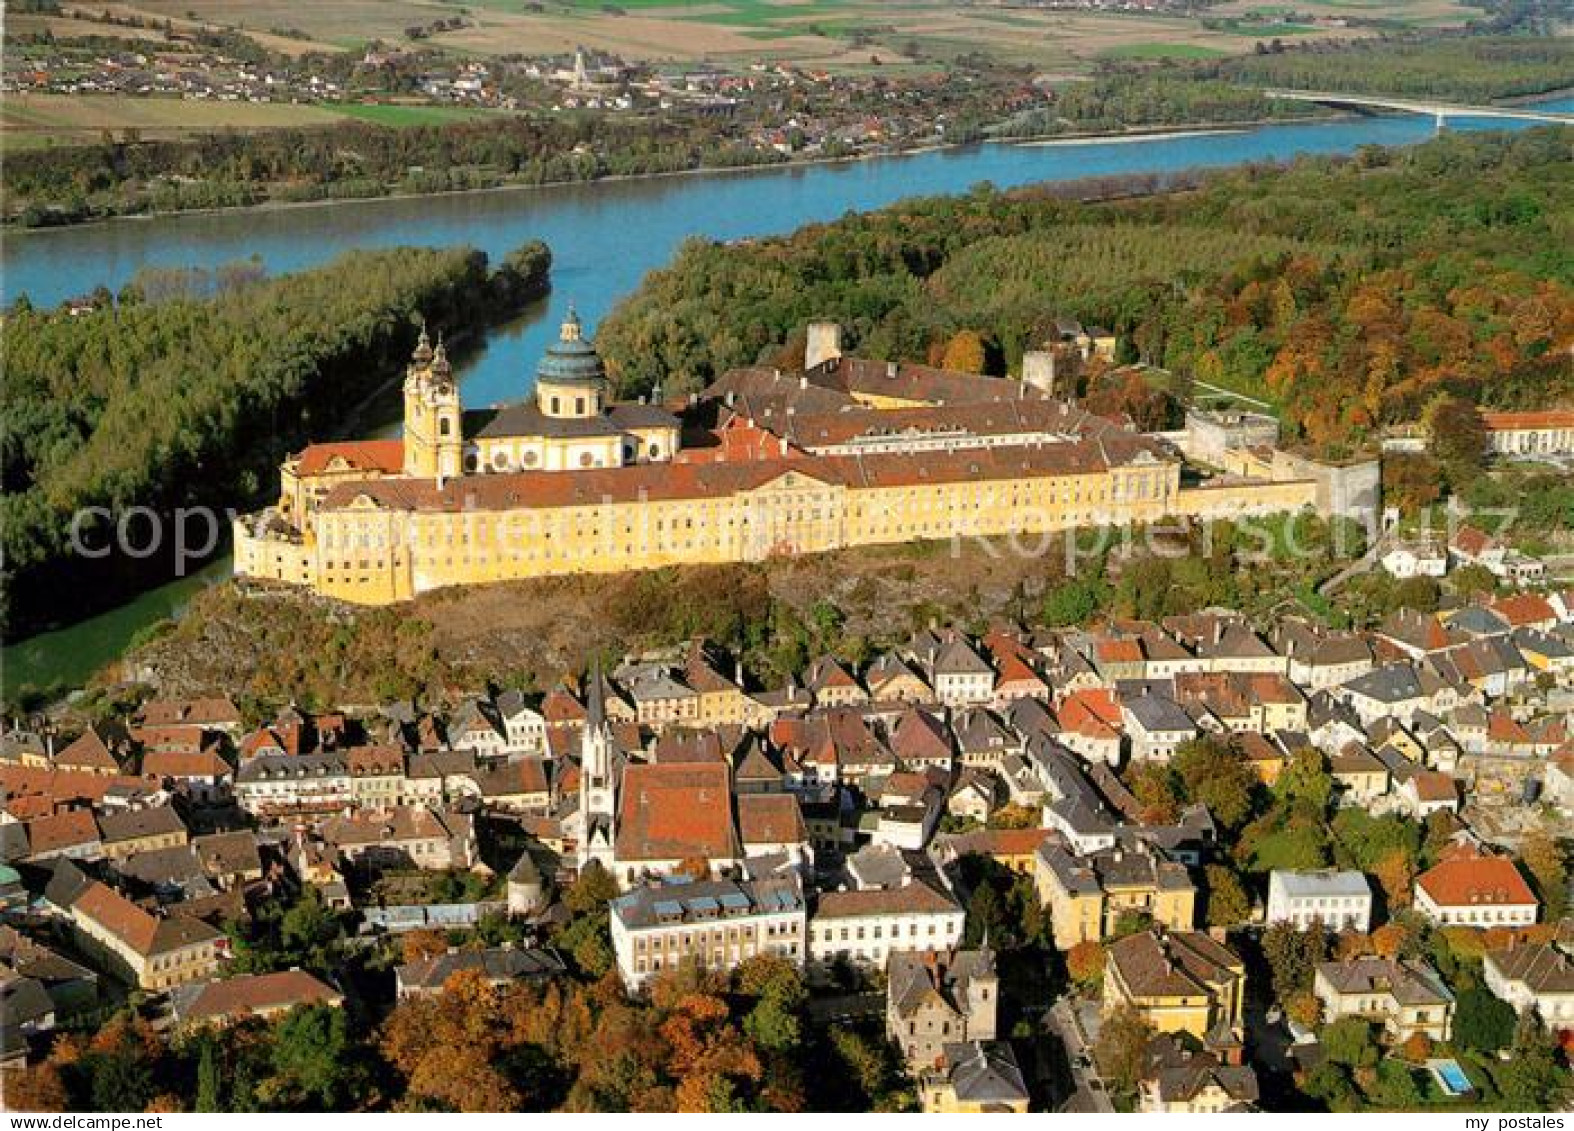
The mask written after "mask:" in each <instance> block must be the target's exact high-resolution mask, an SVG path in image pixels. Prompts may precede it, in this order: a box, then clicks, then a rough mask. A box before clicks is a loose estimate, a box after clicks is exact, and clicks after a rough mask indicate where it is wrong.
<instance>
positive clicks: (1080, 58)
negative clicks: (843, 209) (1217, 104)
mask: <svg viewBox="0 0 1574 1131" xmlns="http://www.w3.org/2000/svg"><path fill="white" fill-rule="evenodd" d="M1347 5H1348V7H1346V6H1347ZM115 7H118V8H120V9H123V10H127V11H136V12H139V13H142V14H144V15H151V16H155V17H157V18H160V19H162V18H166V17H169V18H173V19H175V20H177V21H179V20H180V19H183V18H194V19H198V20H202V21H206V22H209V23H211V24H215V25H223V26H227V27H232V28H240V29H243V30H245V31H247V32H248V33H249V34H254V35H257V36H258V37H259V38H261V37H262V36H263V35H270V34H271V33H274V32H277V31H278V30H279V29H289V30H290V32H291V35H292V36H299V37H301V38H296V39H290V40H287V42H292V43H294V44H295V46H296V49H297V50H298V49H300V47H301V46H302V45H303V44H304V43H306V42H311V43H318V44H329V45H333V46H336V47H339V48H343V49H356V48H359V47H361V46H363V45H364V44H366V43H367V42H369V41H372V40H382V41H384V42H389V43H398V42H401V41H403V40H404V32H405V29H406V28H408V27H412V26H419V25H425V24H430V23H432V22H433V21H436V20H439V19H444V18H449V17H452V16H454V15H458V14H461V13H462V14H463V15H464V16H465V19H466V26H464V27H462V28H459V29H457V30H452V31H444V32H441V33H439V34H437V35H434V36H432V37H431V38H430V39H428V40H425V41H424V42H426V43H427V44H428V45H431V46H439V47H443V48H446V49H449V50H452V51H456V52H461V53H473V54H476V55H481V56H485V55H502V54H512V53H518V54H526V55H531V54H545V53H558V52H566V51H571V50H573V49H574V48H575V47H576V46H585V47H589V48H594V49H599V50H604V51H610V52H614V53H616V54H618V55H621V56H623V57H624V58H626V59H629V60H644V61H652V62H694V61H702V60H703V61H708V62H712V63H717V64H721V65H741V64H745V63H749V62H755V61H779V62H789V63H795V64H798V65H802V66H809V67H823V68H826V69H831V70H844V69H862V68H865V67H869V66H875V65H879V66H903V65H911V64H912V63H914V62H915V61H921V62H922V63H924V64H925V65H928V66H933V65H935V64H937V63H943V62H945V61H947V60H949V59H951V58H953V57H955V56H957V55H960V54H967V53H981V54H984V55H990V56H993V57H995V58H996V59H998V60H999V61H1000V62H1002V63H1013V64H1023V65H1028V66H1034V67H1038V68H1040V69H1043V70H1057V71H1072V72H1075V71H1078V70H1086V69H1088V68H1089V67H1090V66H1092V64H1093V63H1094V62H1096V61H1097V60H1099V59H1102V58H1111V57H1118V58H1137V59H1143V58H1147V59H1162V58H1207V57H1211V56H1213V55H1227V54H1235V53H1239V52H1245V51H1250V50H1252V48H1253V46H1254V45H1255V44H1256V43H1257V42H1258V41H1260V40H1261V39H1263V38H1266V37H1271V36H1273V35H1284V36H1286V37H1289V36H1293V37H1294V38H1296V39H1298V40H1308V39H1324V38H1339V37H1344V38H1348V37H1350V36H1353V35H1360V34H1365V33H1364V31H1363V30H1362V29H1352V28H1345V27H1339V26H1334V25H1332V24H1330V23H1328V22H1322V23H1317V24H1313V23H1311V22H1308V21H1309V16H1310V15H1313V14H1320V15H1324V16H1328V15H1335V14H1343V15H1345V16H1363V17H1365V16H1376V17H1381V18H1388V17H1389V16H1391V15H1393V13H1396V12H1406V11H1410V12H1414V13H1415V18H1416V20H1417V21H1418V23H1424V24H1427V25H1434V24H1437V23H1441V22H1446V21H1448V20H1451V19H1452V20H1454V21H1455V22H1458V19H1459V18H1460V13H1462V12H1463V11H1464V9H1462V8H1460V7H1458V6H1457V5H1456V4H1455V2H1454V0H1309V3H1307V4H1306V5H1296V6H1295V8H1294V13H1295V15H1294V17H1293V18H1292V17H1291V16H1289V15H1286V16H1283V17H1281V16H1277V15H1272V14H1271V13H1270V14H1264V13H1265V11H1266V10H1265V9H1264V7H1263V5H1262V4H1261V2H1260V0H1258V2H1257V3H1255V4H1254V3H1252V2H1251V0H1229V2H1227V3H1226V4H1225V5H1223V6H1222V7H1212V8H1209V9H1206V12H1207V15H1208V17H1209V19H1210V20H1213V19H1217V20H1220V21H1221V23H1220V25H1219V26H1218V27H1205V26H1204V24H1203V20H1202V19H1200V18H1192V17H1182V16H1174V17H1171V16H1160V15H1148V14H1125V13H1097V12H1054V11H1047V10H1040V9H1035V8H1030V7H1006V6H999V7H996V6H988V5H976V6H975V5H966V6H964V5H959V4H956V3H954V2H952V0H840V2H839V0H621V2H617V3H606V2H604V0H540V2H539V3H531V2H530V0H468V2H466V3H464V4H460V3H458V2H457V0H323V2H322V3H315V4H311V5H302V4H299V3H298V2H297V0H248V3H246V4H245V5H244V6H238V5H236V4H235V3H234V0H130V2H127V3H122V4H119V5H115ZM1284 8H1285V11H1286V12H1289V6H1288V5H1285V6H1284ZM1303 9H1304V10H1305V13H1307V16H1306V17H1304V18H1303V16H1302V15H1301V13H1302V11H1303ZM1395 18H1397V17H1395ZM274 38H278V37H277V36H274Z"/></svg>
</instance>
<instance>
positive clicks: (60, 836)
mask: <svg viewBox="0 0 1574 1131" xmlns="http://www.w3.org/2000/svg"><path fill="white" fill-rule="evenodd" d="M27 843H28V845H29V847H30V848H31V849H32V851H33V855H35V856H38V855H41V854H43V853H45V852H59V851H61V850H63V849H67V848H74V847H76V846H78V845H83V844H97V843H98V823H97V822H96V821H94V820H93V814H92V813H91V812H90V811H89V810H87V809H66V810H63V811H61V812H59V813H55V814H53V815H51V816H48V817H39V818H37V819H36V820H32V821H29V822H28V823H27Z"/></svg>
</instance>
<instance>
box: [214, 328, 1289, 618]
mask: <svg viewBox="0 0 1574 1131" xmlns="http://www.w3.org/2000/svg"><path fill="white" fill-rule="evenodd" d="M404 392H405V421H404V436H403V439H402V440H371V441H356V442H349V443H337V444H314V445H311V446H310V447H308V448H307V449H306V450H305V451H303V452H301V453H299V454H298V455H295V456H292V457H291V458H290V459H288V460H286V461H285V463H284V465H283V466H282V468H281V490H280V497H279V501H278V503H277V504H276V505H275V506H273V507H270V508H268V509H267V510H265V511H263V512H261V513H260V514H256V515H249V516H244V517H242V518H240V519H238V520H237V521H236V524H235V530H234V534H235V570H236V573H237V574H238V575H240V576H244V577H251V578H259V579H269V580H276V581H284V582H290V583H293V584H296V585H300V586H304V587H307V588H310V589H311V590H313V591H314V592H317V593H319V594H322V595H325V596H330V597H335V598H339V599H342V600H346V601H350V602H354V603H358V604H366V605H384V604H390V603H394V602H399V601H404V600H408V599H410V598H412V597H415V596H417V595H419V594H421V593H424V592H428V591H430V590H434V589H441V588H445V587H449V586H455V585H474V584H484V583H488V582H497V581H510V580H518V579H523V578H532V577H546V576H553V575H561V574H575V573H586V574H589V573H611V572H619V571H624V570H634V569H649V568H655V567H660V566H668V565H682V564H718V563H731V562H748V561H759V560H762V559H765V558H769V557H772V556H780V555H792V554H805V553H818V552H822V551H827V550H834V549H840V548H844V547H851V546H864V545H878V544H893V543H902V542H910V541H918V540H936V539H944V538H968V537H989V538H999V537H1002V536H1012V537H1019V538H1020V539H1021V540H1022V545H1023V548H1024V549H1027V550H1029V551H1031V550H1032V549H1033V547H1034V545H1035V540H1036V539H1038V538H1040V537H1042V536H1044V535H1049V534H1053V533H1055V532H1058V531H1064V530H1068V529H1072V528H1075V527H1079V526H1092V525H1123V524H1130V523H1139V522H1149V521H1153V520H1157V519H1161V518H1165V517H1179V516H1191V517H1215V516H1218V517H1223V516H1231V517H1234V516H1239V515H1243V514H1253V513H1268V512H1273V511H1283V510H1294V509H1298V508H1300V507H1303V506H1307V505H1310V504H1311V503H1312V502H1313V500H1314V496H1315V485H1314V484H1311V483H1310V482H1304V481H1290V482H1277V483H1275V482H1269V481H1265V480H1239V481H1235V480H1232V481H1230V482H1228V483H1226V484H1224V485H1215V486H1209V487H1204V488H1189V489H1182V487H1181V486H1180V465H1181V461H1180V459H1179V458H1178V457H1176V456H1175V455H1174V454H1173V452H1172V451H1171V450H1170V449H1168V448H1167V447H1166V446H1165V445H1163V444H1162V443H1160V442H1158V441H1155V440H1152V439H1150V438H1147V437H1144V436H1140V435H1137V434H1135V433H1133V432H1129V431H1126V430H1123V429H1121V428H1119V427H1118V426H1116V425H1114V424H1113V423H1112V422H1109V421H1106V420H1102V419H1101V418H1098V417H1092V416H1090V415H1089V414H1086V413H1082V412H1080V410H1076V409H1073V408H1071V407H1070V406H1069V405H1066V404H1064V403H1062V402H1058V401H1053V400H1051V399H1050V398H1048V397H1047V396H1046V395H1044V394H1041V393H1039V392H1038V391H1037V390H1034V389H1030V388H1028V387H1026V386H1024V385H1023V384H1022V383H1021V382H1016V381H1005V380H1001V379H998V378H988V377H978V376H974V375H970V374H959V373H951V372H946V371H941V370H932V369H926V368H923V367H918V366H897V365H894V364H888V363H884V362H867V361H860V360H857V359H851V358H843V357H841V356H840V355H839V354H833V355H832V356H830V357H828V358H826V359H823V360H821V361H820V362H819V364H817V365H816V366H814V367H813V368H812V369H809V370H805V371H804V372H803V373H801V374H796V375H783V374H781V373H779V372H776V371H737V372H735V373H733V374H729V375H727V377H725V378H723V379H722V380H721V381H719V382H718V383H717V385H716V386H713V387H712V389H711V390H707V392H706V393H705V394H702V395H701V396H700V397H699V398H696V400H695V401H694V402H692V403H691V404H690V405H688V406H686V408H685V409H684V411H683V414H682V415H681V416H680V415H676V414H674V413H670V412H668V411H667V410H665V409H663V408H661V407H659V406H656V405H648V404H644V403H638V404H627V403H621V404H620V403H614V402H611V401H610V400H609V399H608V396H607V384H606V378H605V374H604V372H603V370H602V366H601V362H600V359H599V358H598V357H597V356H596V354H595V351H594V348H593V346H592V345H591V344H590V342H589V341H587V340H586V339H585V338H584V337H583V335H582V333H581V330H580V326H579V323H578V321H577V319H575V318H574V317H573V315H572V313H570V315H569V318H568V320H567V321H566V322H565V323H564V325H563V330H562V334H561V337H560V339H559V341H558V342H557V343H555V344H554V345H553V346H552V347H551V348H550V349H549V350H548V352H547V356H546V358H545V359H544V360H543V361H542V363H541V367H540V369H539V370H538V373H537V381H536V389H535V398H534V400H532V401H530V402H526V403H523V404H520V405H515V406H511V407H508V408H503V409H497V410H487V411H483V412H465V411H463V410H462V408H461V405H460V401H459V395H458V391H457V388H456V386H455V383H454V381H453V378H452V374H451V371H450V369H449V366H448V363H447V359H446V357H444V356H443V351H442V347H441V344H439V345H438V346H437V347H436V348H435V349H434V348H433V347H432V346H431V345H430V344H429V343H428V342H427V340H426V338H425V335H424V334H423V335H422V340H421V343H420V345H419V346H418V347H417V350H416V353H415V356H414V358H413V360H412V362H411V365H410V368H409V372H408V374H407V377H406V381H405V388H404ZM926 398H927V399H926Z"/></svg>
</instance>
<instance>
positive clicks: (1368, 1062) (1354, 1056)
mask: <svg viewBox="0 0 1574 1131" xmlns="http://www.w3.org/2000/svg"><path fill="white" fill-rule="evenodd" d="M1319 1040H1320V1041H1321V1043H1322V1046H1323V1051H1324V1052H1325V1053H1327V1054H1328V1059H1329V1060H1331V1061H1333V1062H1334V1063H1335V1064H1342V1065H1344V1066H1345V1067H1346V1068H1352V1069H1354V1068H1370V1067H1372V1066H1373V1065H1374V1064H1376V1063H1377V1058H1378V1056H1379V1054H1380V1051H1381V1050H1379V1049H1378V1047H1377V1040H1376V1038H1375V1037H1374V1036H1373V1035H1372V1025H1371V1022H1369V1021H1365V1020H1362V1019H1361V1018H1359V1017H1342V1018H1340V1019H1339V1020H1338V1021H1335V1022H1332V1023H1331V1024H1329V1025H1326V1026H1324V1027H1323V1031H1322V1033H1321V1034H1320V1035H1319Z"/></svg>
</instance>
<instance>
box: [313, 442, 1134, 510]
mask: <svg viewBox="0 0 1574 1131" xmlns="http://www.w3.org/2000/svg"><path fill="white" fill-rule="evenodd" d="M1157 450H1158V449H1157V448H1156V447H1155V446H1154V445H1153V444H1152V443H1151V442H1149V441H1145V440H1143V439H1142V438H1141V437H1137V436H1132V435H1127V434H1124V433H1113V434H1111V435H1108V436H1105V437H1102V438H1100V439H1099V440H1098V441H1097V442H1092V441H1088V442H1080V443H1065V444H1047V445H1045V446H1043V447H1039V448H1020V447H1014V448H984V449H969V450H965V451H957V452H925V453H923V454H921V455H908V454H899V453H881V454H869V455H860V456H808V457H797V456H788V457H785V458H776V459H769V460H761V461H758V462H754V463H712V464H671V463H655V464H634V465H630V466H628V467H613V468H594V469H589V470H584V471H578V472H576V473H575V474H573V475H560V474H558V473H557V472H554V471H522V472H514V473H508V474H496V475H478V476H467V477H462V478H458V479H450V480H446V481H442V482H439V481H438V480H435V479H405V478H391V479H380V480H367V481H364V482H354V483H339V484H337V485H335V486H334V487H333V488H332V489H331V490H330V491H329V492H328V494H327V496H326V497H325V498H324V500H323V504H322V505H323V507H324V508H325V509H329V510H332V509H339V508H343V507H347V506H349V505H351V504H352V503H354V502H355V500H356V499H358V498H360V497H362V496H365V497H366V498H368V499H370V500H372V501H373V502H375V503H378V504H379V505H381V506H384V507H388V508H390V509H393V510H411V511H452V512H457V511H466V510H509V509H516V508H521V507H582V506H591V505H596V504H603V503H607V502H628V501H634V500H650V501H655V502H660V501H662V500H671V499H705V498H725V497H729V496H732V495H735V494H738V493H740V492H746V491H752V490H755V489H757V488H760V487H763V486H765V485H766V484H768V483H773V482H775V481H776V480H778V479H781V478H782V477H784V476H787V475H797V476H798V477H799V478H802V479H807V480H809V481H811V482H816V483H823V484H826V485H829V486H844V485H845V486H851V487H856V488H863V489H873V488H894V487H911V486H917V485H920V484H930V483H963V482H994V481H997V480H1001V479H1021V478H1046V477H1051V476H1060V475H1092V474H1097V473H1100V472H1103V471H1105V470H1107V469H1108V468H1109V467H1111V466H1117V465H1120V464H1123V463H1126V462H1128V461H1129V460H1130V459H1132V458H1133V457H1135V456H1136V455H1137V453H1138V452H1148V453H1149V454H1150V455H1152V454H1154V453H1155V452H1156V451H1157ZM1155 458H1159V457H1155Z"/></svg>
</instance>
